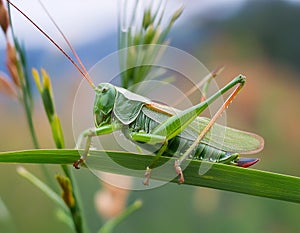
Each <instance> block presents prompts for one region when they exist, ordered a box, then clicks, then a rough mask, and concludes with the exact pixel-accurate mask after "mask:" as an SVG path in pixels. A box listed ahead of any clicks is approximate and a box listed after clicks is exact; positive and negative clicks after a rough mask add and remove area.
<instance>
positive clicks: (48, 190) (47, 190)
mask: <svg viewBox="0 0 300 233" xmlns="http://www.w3.org/2000/svg"><path fill="white" fill-rule="evenodd" d="M17 172H18V173H19V174H20V175H21V176H22V177H24V178H26V179H27V180H28V181H30V182H31V183H32V184H34V185H35V186H36V187H38V188H39V189H40V190H41V191H42V192H43V193H45V194H46V195H47V196H48V197H49V198H50V199H51V200H53V201H54V202H55V203H56V204H57V205H58V206H59V207H61V208H62V209H63V210H64V211H66V212H67V213H68V212H69V210H68V208H67V206H66V205H65V203H64V202H63V200H62V199H61V197H60V196H59V195H58V194H57V193H55V192H54V191H53V190H52V189H51V188H50V187H48V186H47V185H46V184H45V183H44V182H43V181H41V180H40V179H39V178H37V177H36V176H35V175H33V174H32V173H31V172H29V171H27V170H26V169H25V168H23V167H19V168H18V169H17Z"/></svg>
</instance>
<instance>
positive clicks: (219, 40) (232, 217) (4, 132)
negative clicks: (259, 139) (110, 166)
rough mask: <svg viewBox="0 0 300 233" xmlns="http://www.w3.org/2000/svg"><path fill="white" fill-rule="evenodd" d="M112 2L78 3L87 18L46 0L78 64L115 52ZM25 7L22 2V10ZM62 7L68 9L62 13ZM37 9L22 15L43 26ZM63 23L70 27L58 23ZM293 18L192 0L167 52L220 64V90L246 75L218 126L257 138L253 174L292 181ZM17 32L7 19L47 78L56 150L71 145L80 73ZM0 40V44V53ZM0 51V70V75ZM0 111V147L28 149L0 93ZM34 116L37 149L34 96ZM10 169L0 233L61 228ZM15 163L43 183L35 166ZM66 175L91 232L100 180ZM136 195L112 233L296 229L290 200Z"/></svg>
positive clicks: (168, 192)
mask: <svg viewBox="0 0 300 233" xmlns="http://www.w3.org/2000/svg"><path fill="white" fill-rule="evenodd" d="M16 2H17V3H18V1H16ZM45 2H46V3H47V1H45ZM78 2H79V1H75V5H76V6H77V5H80V3H78ZM112 2H113V3H111V4H110V6H106V3H105V1H86V2H85V3H84V5H86V4H88V5H89V7H90V8H93V9H94V10H93V11H96V12H97V17H96V16H95V17H94V16H93V14H91V15H90V14H89V12H87V10H86V8H82V10H81V12H80V13H79V14H78V13H77V14H76V10H75V8H74V10H73V11H72V2H71V1H65V3H63V4H62V5H60V3H56V5H53V6H52V4H51V3H48V4H49V11H50V12H51V13H52V14H53V15H54V18H55V15H56V14H57V18H55V19H56V20H57V22H58V24H60V23H62V25H63V27H62V29H63V31H66V34H67V35H68V30H70V35H71V36H70V40H71V42H72V40H74V41H75V42H74V46H75V47H76V49H77V50H78V53H79V55H80V57H81V58H82V60H83V61H84V63H85V64H86V66H87V67H90V66H92V65H93V64H94V63H95V62H97V61H98V60H100V59H101V58H103V57H104V56H106V55H108V54H109V53H111V52H114V51H116V49H117V27H116V25H117V18H116V17H117V13H116V12H117V11H116V9H117V5H118V2H117V1H112ZM195 2H196V3H195ZM178 3H179V2H177V1H176V4H178ZM20 4H21V3H20ZM32 4H33V3H31V4H30V6H31V8H32ZM34 4H38V3H34ZM171 5H172V4H171ZM30 6H29V5H27V6H26V4H25V5H24V8H25V9H30ZM46 6H47V4H46ZM104 6H105V7H107V9H105V7H104ZM172 6H173V5H172ZM95 9H96V10H95ZM68 11H72V13H71V14H70V15H68V14H67V13H66V12H68ZM37 12H38V13H36V12H35V11H33V10H31V11H30V10H29V13H28V14H29V16H32V18H33V19H34V20H35V21H36V22H37V23H39V22H41V24H42V25H43V24H44V20H45V19H44V18H45V15H44V14H43V13H40V10H39V11H37ZM62 12H63V13H62ZM108 12H109V13H108ZM72 17H73V18H72ZM85 19H87V20H88V19H89V20H90V21H87V22H85ZM18 20H19V19H16V22H19V21H18ZM46 20H47V18H46ZM23 21H24V20H23ZM69 21H70V22H71V23H72V26H71V25H69V26H71V27H69V26H68V24H67V23H64V22H69ZM299 22H300V2H298V1H285V0H262V1H254V0H248V1H245V0H244V1H242V0H240V1H239V0H235V1H229V0H228V1H225V0H224V1H203V2H202V1H194V2H193V3H186V11H185V12H184V14H183V16H182V18H180V19H179V21H178V23H177V24H176V25H175V27H174V28H173V30H172V32H171V34H170V38H171V39H172V42H171V45H172V46H175V47H177V48H179V49H182V50H185V51H187V52H189V53H190V54H192V55H193V56H195V57H197V58H198V59H199V60H200V61H201V62H202V63H204V64H205V65H206V66H207V67H208V68H209V69H211V70H212V69H214V68H215V67H217V66H221V65H224V66H225V70H224V71H223V72H222V74H221V76H220V77H218V78H217V82H218V83H219V84H220V86H221V85H223V84H225V83H227V82H228V81H229V80H231V79H232V77H234V76H236V75H237V74H240V73H242V74H245V75H246V76H247V83H246V87H245V89H244V90H243V91H242V92H241V94H240V95H239V96H238V97H237V98H236V99H235V101H234V103H233V104H231V106H230V108H229V109H228V111H227V121H228V125H229V126H233V127H235V128H239V129H243V130H247V131H251V132H255V133H257V134H259V135H262V136H263V137H264V139H265V149H264V150H263V151H262V152H260V153H259V155H258V157H260V158H261V162H260V163H258V164H257V165H255V168H256V169H261V170H266V171H273V172H279V173H284V174H289V175H295V176H300V172H299V171H300V169H299V168H300V156H299V151H300V143H299V139H300V121H299V115H300V106H299V99H300V91H299V90H300V76H299V71H300V46H299V41H300V29H299ZM23 23H24V22H23ZM25 24H28V23H27V22H26V21H25ZM82 25H84V26H82ZM102 25H104V26H103V30H102V28H101V27H102ZM45 26H46V28H47V32H49V34H51V36H53V37H54V38H55V39H56V38H58V33H57V32H56V31H54V30H53V29H52V28H51V27H50V26H48V25H47V24H45ZM22 27H23V26H19V32H18V24H17V23H16V27H15V30H16V33H17V35H18V37H20V38H23V42H24V44H25V46H27V44H28V49H27V53H28V60H29V62H30V64H29V65H30V66H34V67H37V68H39V67H44V68H45V69H46V70H47V71H48V72H49V73H50V75H51V77H52V79H53V88H54V94H55V99H56V105H57V111H58V114H59V116H60V117H61V120H62V125H63V130H64V134H65V138H66V144H67V147H69V148H73V147H74V138H73V134H72V124H71V122H72V121H71V119H72V104H73V99H74V96H75V92H76V90H77V87H78V85H79V82H80V76H79V75H78V74H77V73H76V70H75V69H74V68H73V67H72V66H71V65H70V64H69V63H68V61H67V60H66V59H65V58H64V57H63V56H62V55H60V54H59V53H58V52H57V51H56V50H55V49H53V48H52V45H49V43H47V41H46V42H45V39H44V38H43V37H42V36H40V35H39V33H37V32H35V29H33V28H32V27H31V26H30V27H28V28H26V29H22ZM48 27H49V30H48ZM82 27H83V28H85V29H82ZM30 28H31V29H30ZM69 28H71V29H69ZM77 28H78V29H77ZM74 29H77V30H74ZM88 29H91V30H90V31H89V30H88ZM24 30H25V31H24ZM73 31H77V34H75V32H74V34H73ZM97 32H99V34H98V33H97ZM78 33H79V34H80V36H78ZM29 34H31V35H32V37H28V35H29ZM39 38H41V40H40V39H39ZM57 40H58V41H59V39H57ZM41 41H44V42H41ZM2 42H3V44H4V39H3V40H2V38H1V40H0V43H1V46H3V47H4V45H3V44H2ZM3 47H1V51H0V52H1V54H0V55H1V56H0V67H1V70H4V71H5V67H4V65H3V64H4V56H5V55H4V53H5V52H4V48H3ZM35 93H36V97H37V96H38V95H37V92H36V91H35ZM0 112H1V121H0V132H1V133H0V150H1V151H7V150H19V149H29V148H32V147H33V145H32V142H31V139H30V135H29V132H28V130H27V125H26V121H25V118H24V112H23V109H22V107H21V106H20V105H19V103H18V102H17V101H15V100H11V99H10V98H8V97H7V96H5V95H2V94H1V95H0ZM86 114H91V113H90V112H87V113H86ZM34 118H35V123H36V130H37V133H38V136H39V140H40V144H41V147H43V148H53V147H54V144H53V142H52V138H51V131H50V128H49V126H48V123H47V120H46V116H45V114H44V112H43V109H42V106H41V103H40V100H39V98H36V102H35V114H34ZM17 167H18V165H12V164H0V232H1V233H10V232H22V233H29V232H71V231H70V230H69V229H68V228H67V227H66V226H65V225H63V224H62V223H60V222H59V221H58V220H57V218H56V216H55V211H56V208H55V206H54V205H53V203H52V201H51V200H49V199H48V198H47V197H46V196H45V195H44V194H43V193H41V192H40V191H39V190H38V189H37V188H35V187H34V186H32V185H31V184H29V183H28V182H27V181H26V180H24V179H23V178H21V177H20V176H18V175H17V173H16V168H17ZM25 167H26V168H28V169H29V170H30V171H32V172H34V173H35V174H36V175H37V176H38V177H40V178H41V179H43V174H42V172H41V169H40V167H39V166H38V165H30V166H29V165H26V166H25ZM49 169H50V171H51V173H53V175H54V174H56V173H57V172H60V171H59V169H58V168H57V167H55V166H49ZM75 175H76V178H77V180H78V187H79V189H80V192H81V197H82V200H83V203H84V213H85V215H86V216H87V222H88V226H89V228H90V230H91V232H96V230H97V229H98V228H99V227H100V226H101V225H102V224H103V222H104V221H105V219H104V218H103V216H102V217H101V216H100V215H99V214H98V213H97V211H96V207H95V201H94V199H95V194H96V193H97V191H99V189H101V186H102V185H101V182H100V181H99V180H98V179H97V178H96V177H95V176H94V175H93V174H91V173H90V172H89V171H88V170H85V169H81V170H80V171H78V172H77V171H76V173H75ZM136 199H141V200H142V201H143V203H144V204H143V207H142V209H140V210H139V211H137V212H136V213H134V214H132V215H131V216H130V217H129V218H128V219H126V221H124V222H122V223H121V224H120V225H119V226H118V227H117V228H116V231H115V232H122V233H124V232H223V233H224V232H245V233H247V232H249V233H252V232H272V233H274V232H300V223H299V211H300V206H299V205H298V204H293V203H288V202H283V201H277V200H270V199H266V198H259V197H252V196H248V195H242V194H236V193H230V192H225V191H218V190H213V189H206V188H196V187H190V186H186V185H180V186H179V185H176V184H168V185H165V186H163V187H160V188H157V189H153V190H148V191H132V192H131V193H130V194H129V197H128V200H127V202H128V203H132V202H133V201H134V200H136ZM7 212H8V213H9V215H7V214H6V213H7ZM7 216H10V218H7Z"/></svg>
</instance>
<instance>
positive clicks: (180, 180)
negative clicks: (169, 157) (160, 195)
mask: <svg viewBox="0 0 300 233" xmlns="http://www.w3.org/2000/svg"><path fill="white" fill-rule="evenodd" d="M174 168H175V171H176V174H177V175H178V176H179V177H178V182H179V184H182V183H184V176H183V172H182V169H181V167H180V162H179V160H178V159H177V160H176V161H175V163H174Z"/></svg>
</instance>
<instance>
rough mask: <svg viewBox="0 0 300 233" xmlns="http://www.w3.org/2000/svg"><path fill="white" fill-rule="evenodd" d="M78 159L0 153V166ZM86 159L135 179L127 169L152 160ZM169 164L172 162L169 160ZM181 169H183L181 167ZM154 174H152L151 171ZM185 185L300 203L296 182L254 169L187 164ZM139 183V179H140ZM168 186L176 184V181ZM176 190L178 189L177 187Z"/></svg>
mask: <svg viewBox="0 0 300 233" xmlns="http://www.w3.org/2000/svg"><path fill="white" fill-rule="evenodd" d="M78 158H79V153H78V151H77V150H27V151H11V152H0V163H37V164H41V163H43V164H72V163H73V162H74V161H76V160H77V159H78ZM89 159H96V160H97V164H96V165H95V167H94V168H95V169H99V170H101V171H106V172H111V173H118V174H123V175H131V176H136V173H135V172H134V171H132V170H130V169H134V170H139V173H138V174H141V172H140V171H141V170H144V169H145V167H146V166H147V165H149V164H150V162H151V160H152V159H153V158H152V156H149V155H140V154H133V153H127V152H115V151H91V156H90V158H89ZM169 159H170V158H166V157H162V158H160V159H159V161H158V165H159V164H162V163H165V162H167V161H168V160H169ZM111 160H114V161H115V162H117V163H119V164H120V165H122V166H125V167H127V168H130V169H122V170H120V169H119V168H118V167H117V166H112V163H111ZM171 160H174V159H173V158H171ZM201 164H202V165H207V166H211V168H210V170H209V171H208V172H207V173H205V174H204V175H199V174H198V171H199V167H200V165H201ZM183 167H184V166H183ZM154 171H155V170H154ZM170 172H174V170H173V167H170V169H168V170H166V171H164V172H161V173H160V174H156V173H155V172H153V173H152V176H151V178H152V179H157V180H167V179H168V177H169V174H170ZM184 175H185V184H186V185H194V186H203V187H210V188H215V189H220V190H227V191H232V192H238V193H244V194H250V195H254V196H261V197H268V198H272V199H278V200H285V201H289V202H296V203H300V178H299V177H293V176H288V175H282V174H277V173H271V172H266V171H259V170H254V169H245V168H240V167H235V166H229V165H223V164H217V163H215V164H210V163H207V162H201V161H191V162H190V163H189V165H188V166H187V168H186V169H185V170H184ZM141 179H142V177H141ZM171 182H175V183H176V182H177V179H174V180H172V181H171ZM179 188H180V187H179Z"/></svg>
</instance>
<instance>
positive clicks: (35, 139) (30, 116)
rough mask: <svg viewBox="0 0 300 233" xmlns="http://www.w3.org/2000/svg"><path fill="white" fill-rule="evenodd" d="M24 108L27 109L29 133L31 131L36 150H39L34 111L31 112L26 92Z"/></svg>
mask: <svg viewBox="0 0 300 233" xmlns="http://www.w3.org/2000/svg"><path fill="white" fill-rule="evenodd" d="M23 106H24V109H25V113H26V119H27V124H28V127H29V131H30V135H31V138H32V142H33V145H34V148H36V149H39V143H38V140H37V136H36V132H35V130H34V125H33V120H32V111H31V108H30V105H29V103H28V101H27V96H26V94H25V92H24V91H23Z"/></svg>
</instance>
